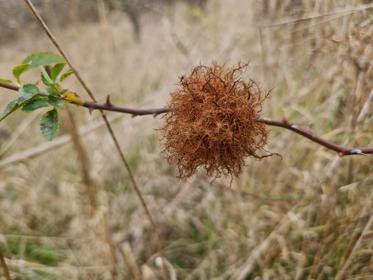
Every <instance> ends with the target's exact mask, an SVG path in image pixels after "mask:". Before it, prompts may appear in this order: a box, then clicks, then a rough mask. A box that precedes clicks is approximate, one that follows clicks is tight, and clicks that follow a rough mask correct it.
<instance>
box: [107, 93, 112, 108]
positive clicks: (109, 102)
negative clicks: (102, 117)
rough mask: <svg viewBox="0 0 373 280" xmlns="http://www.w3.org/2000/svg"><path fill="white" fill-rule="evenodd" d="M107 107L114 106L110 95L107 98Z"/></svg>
mask: <svg viewBox="0 0 373 280" xmlns="http://www.w3.org/2000/svg"><path fill="white" fill-rule="evenodd" d="M106 105H107V106H113V103H111V100H110V95H109V94H108V95H107V96H106Z"/></svg>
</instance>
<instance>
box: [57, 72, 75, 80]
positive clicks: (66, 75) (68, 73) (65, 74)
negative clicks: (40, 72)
mask: <svg viewBox="0 0 373 280" xmlns="http://www.w3.org/2000/svg"><path fill="white" fill-rule="evenodd" d="M73 73H74V71H73V70H72V69H70V70H68V71H66V72H65V73H63V74H62V75H61V78H60V81H61V82H63V80H65V79H66V78H68V77H69V76H70V75H71V74H73Z"/></svg>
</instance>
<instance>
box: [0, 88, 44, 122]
mask: <svg viewBox="0 0 373 280" xmlns="http://www.w3.org/2000/svg"><path fill="white" fill-rule="evenodd" d="M19 93H20V94H21V96H20V97H18V98H17V99H15V100H13V101H11V102H10V103H9V104H8V105H7V106H6V107H5V109H4V111H3V112H2V113H1V115H0V121H2V120H3V119H5V118H6V117H7V116H9V115H10V114H11V113H13V112H14V111H16V110H17V109H18V108H20V107H22V106H24V105H25V104H27V103H28V102H29V101H31V100H32V99H33V98H35V97H38V96H39V93H40V92H39V89H38V87H37V86H36V85H34V84H25V85H23V86H22V87H21V88H20V89H19Z"/></svg>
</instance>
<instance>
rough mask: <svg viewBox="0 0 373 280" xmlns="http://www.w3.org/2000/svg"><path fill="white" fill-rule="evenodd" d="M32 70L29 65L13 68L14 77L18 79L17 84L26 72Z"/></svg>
mask: <svg viewBox="0 0 373 280" xmlns="http://www.w3.org/2000/svg"><path fill="white" fill-rule="evenodd" d="M29 69H30V65H29V64H20V65H17V66H16V67H14V68H13V71H12V72H13V76H14V77H15V78H16V80H17V82H19V83H20V77H21V75H22V73H24V72H26V71H27V70H29Z"/></svg>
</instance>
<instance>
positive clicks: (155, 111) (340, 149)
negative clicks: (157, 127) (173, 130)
mask: <svg viewBox="0 0 373 280" xmlns="http://www.w3.org/2000/svg"><path fill="white" fill-rule="evenodd" d="M0 87H2V88H6V89H10V90H14V91H18V89H19V87H18V86H15V85H9V84H6V83H2V82H0ZM73 104H75V105H78V106H82V107H86V108H88V109H89V110H90V111H94V110H102V111H112V112H118V113H123V114H129V115H132V116H133V117H136V116H145V115H153V116H158V115H160V114H165V113H167V112H169V109H168V108H166V107H164V108H151V109H137V108H128V107H121V106H116V105H114V104H112V103H111V101H110V99H109V98H107V100H106V102H105V103H97V102H89V101H86V102H83V103H82V104H80V103H73ZM257 121H258V122H261V123H264V124H266V125H269V126H276V127H281V128H284V129H288V130H290V131H292V132H294V133H297V134H299V135H301V136H303V137H305V138H307V139H309V140H311V141H313V142H315V143H317V144H319V145H321V146H323V147H325V148H327V149H329V150H332V151H335V152H336V153H338V154H339V155H340V156H349V155H367V154H373V147H345V146H341V145H338V144H334V143H331V142H329V141H327V140H325V139H322V138H321V137H319V136H317V135H314V134H313V133H312V132H310V131H309V130H307V129H304V128H301V127H300V126H298V125H296V124H292V123H289V122H288V121H287V120H286V119H283V120H271V119H267V118H259V119H257Z"/></svg>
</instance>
